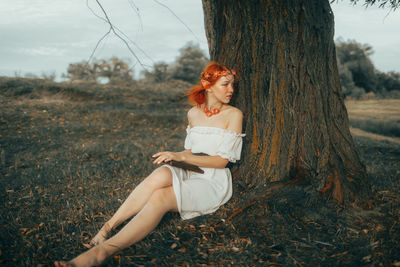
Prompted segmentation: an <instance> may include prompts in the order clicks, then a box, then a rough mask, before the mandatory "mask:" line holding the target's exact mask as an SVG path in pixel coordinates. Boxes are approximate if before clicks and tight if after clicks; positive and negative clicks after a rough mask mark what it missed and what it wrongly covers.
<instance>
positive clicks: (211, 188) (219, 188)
mask: <svg viewBox="0 0 400 267" xmlns="http://www.w3.org/2000/svg"><path fill="white" fill-rule="evenodd" d="M186 132H187V136H186V139H185V149H190V150H191V151H192V153H206V154H208V155H210V156H216V155H219V156H221V157H222V158H225V159H228V160H229V161H230V162H236V161H237V160H239V159H240V153H241V150H242V138H243V137H244V136H245V135H244V134H238V133H236V132H235V131H232V130H227V129H222V128H217V127H206V126H195V127H193V128H190V127H189V126H188V127H187V129H186ZM164 166H165V167H167V168H169V169H170V170H171V171H172V176H173V189H174V192H175V195H176V200H177V202H178V211H179V213H180V215H181V217H182V219H184V220H186V219H191V218H194V217H196V216H199V215H203V214H208V213H211V212H214V211H216V210H217V209H218V208H219V207H220V206H221V205H223V204H225V203H226V202H227V201H228V200H229V199H230V198H231V196H232V175H231V172H230V170H229V169H228V168H224V169H215V168H201V169H203V170H204V173H203V174H201V173H196V172H193V171H188V170H184V169H181V168H177V167H173V166H170V165H164Z"/></svg>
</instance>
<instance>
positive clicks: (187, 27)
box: [153, 0, 200, 43]
mask: <svg viewBox="0 0 400 267" xmlns="http://www.w3.org/2000/svg"><path fill="white" fill-rule="evenodd" d="M153 1H154V2H156V3H157V4H159V5H160V6H163V7H165V8H166V9H167V10H168V11H169V12H171V14H172V15H174V17H175V18H177V20H179V21H180V22H181V23H182V24H183V26H185V27H186V29H188V31H190V32H191V33H192V34H193V36H194V38H196V39H197V41H198V42H199V43H200V40H199V38H197V36H196V34H194V32H193V31H192V30H191V29H190V28H189V26H188V25H186V23H185V22H184V21H183V20H182V19H181V18H180V17H178V15H176V14H175V12H174V11H172V9H170V8H169V7H168V6H167V5H165V4H163V3H160V2H159V1H157V0H153Z"/></svg>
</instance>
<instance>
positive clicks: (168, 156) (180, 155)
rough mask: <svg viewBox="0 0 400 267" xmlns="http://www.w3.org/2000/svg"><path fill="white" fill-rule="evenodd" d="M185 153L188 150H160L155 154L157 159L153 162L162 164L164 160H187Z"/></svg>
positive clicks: (154, 156)
mask: <svg viewBox="0 0 400 267" xmlns="http://www.w3.org/2000/svg"><path fill="white" fill-rule="evenodd" d="M185 153H187V151H182V152H170V151H163V152H158V153H156V154H154V155H153V158H155V160H154V161H153V164H156V163H157V164H160V163H162V162H168V161H171V160H175V161H184V160H185V158H186V157H185Z"/></svg>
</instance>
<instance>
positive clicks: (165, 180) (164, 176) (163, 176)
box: [144, 167, 172, 189]
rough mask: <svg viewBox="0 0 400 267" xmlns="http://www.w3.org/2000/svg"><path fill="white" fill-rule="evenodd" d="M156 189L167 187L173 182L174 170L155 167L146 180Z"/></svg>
mask: <svg viewBox="0 0 400 267" xmlns="http://www.w3.org/2000/svg"><path fill="white" fill-rule="evenodd" d="M144 181H145V182H146V183H147V184H149V185H150V186H151V187H153V188H154V189H158V188H162V187H166V186H169V185H171V184H172V172H171V170H170V169H169V168H167V167H159V168H157V169H155V170H154V171H153V172H152V173H151V174H150V175H149V176H148V177H147V178H146V179H145V180H144Z"/></svg>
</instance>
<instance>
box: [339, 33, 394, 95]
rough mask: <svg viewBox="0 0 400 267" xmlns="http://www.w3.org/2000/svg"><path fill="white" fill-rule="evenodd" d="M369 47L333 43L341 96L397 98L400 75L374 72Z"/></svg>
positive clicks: (353, 43)
mask: <svg viewBox="0 0 400 267" xmlns="http://www.w3.org/2000/svg"><path fill="white" fill-rule="evenodd" d="M373 53H374V52H373V49H372V47H371V46H370V45H368V44H360V43H357V42H356V41H354V40H349V41H347V42H345V41H343V40H342V39H338V40H337V41H336V56H337V63H338V69H339V77H340V82H341V85H342V89H343V94H344V96H346V97H348V96H350V97H352V98H356V99H359V98H362V97H364V96H365V94H368V95H376V96H378V97H400V73H399V72H394V71H391V72H387V73H384V72H381V71H378V70H377V69H375V67H374V65H373V63H372V61H371V59H370V56H371V55H372V54H373Z"/></svg>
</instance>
